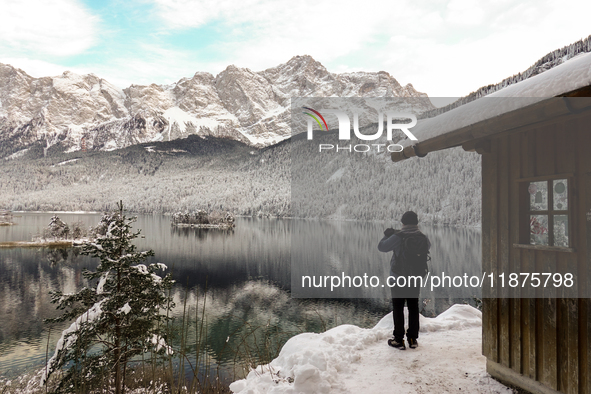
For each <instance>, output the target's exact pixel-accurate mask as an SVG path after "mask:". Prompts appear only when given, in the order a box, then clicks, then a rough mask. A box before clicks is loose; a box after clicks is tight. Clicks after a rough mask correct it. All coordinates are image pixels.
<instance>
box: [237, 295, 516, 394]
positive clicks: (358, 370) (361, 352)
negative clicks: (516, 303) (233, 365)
mask: <svg viewBox="0 0 591 394" xmlns="http://www.w3.org/2000/svg"><path fill="white" fill-rule="evenodd" d="M405 314H406V316H408V312H407V311H406V309H405ZM420 324H421V336H420V338H419V347H418V348H417V349H407V350H405V351H401V350H398V349H394V348H392V347H389V346H388V345H387V343H386V340H387V338H389V337H390V336H391V335H392V329H393V323H392V313H390V314H388V315H387V316H385V317H384V318H383V319H382V320H381V321H380V322H379V323H378V324H377V325H376V326H375V327H374V328H372V329H363V328H359V327H357V326H353V325H349V324H344V325H341V326H338V327H335V328H333V329H331V330H328V331H326V332H324V333H321V334H314V333H303V334H299V335H296V336H295V337H293V338H291V339H290V340H289V341H287V343H285V345H284V346H283V348H282V349H281V353H280V354H279V356H278V357H277V358H276V359H275V360H273V361H271V363H269V364H268V365H265V366H258V367H257V368H256V369H253V370H252V371H251V372H250V373H249V374H248V376H247V377H246V379H242V380H238V381H236V382H234V383H232V384H231V385H230V390H232V392H234V393H241V394H245V393H258V394H263V393H274V394H281V393H285V394H287V393H301V394H308V393H309V394H312V393H319V392H323V393H360V392H365V393H384V394H386V393H392V392H396V393H416V392H427V393H440V392H452V391H453V392H456V391H457V392H466V393H511V392H512V390H510V389H509V388H507V387H505V386H504V385H502V384H501V383H499V382H497V381H495V380H494V379H490V377H488V375H487V373H486V359H485V357H484V356H483V355H482V352H481V347H482V344H481V341H482V328H481V326H482V314H481V313H480V311H478V310H477V309H475V308H473V307H471V306H469V305H453V306H452V307H451V308H450V309H448V310H447V311H445V312H444V313H442V314H441V315H439V316H437V317H435V318H425V317H423V316H420ZM459 390H461V391H459Z"/></svg>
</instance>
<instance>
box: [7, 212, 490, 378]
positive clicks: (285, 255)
mask: <svg viewBox="0 0 591 394" xmlns="http://www.w3.org/2000/svg"><path fill="white" fill-rule="evenodd" d="M51 216H53V214H51V213H17V214H15V218H14V221H15V222H16V223H17V225H15V226H8V227H0V242H6V241H28V240H31V238H32V237H33V235H35V234H40V233H41V232H42V231H43V229H44V228H45V227H46V226H47V224H48V223H49V220H50V218H51ZM58 216H59V217H60V218H61V219H62V220H63V221H65V222H66V223H68V224H72V223H74V222H82V223H83V224H84V225H85V226H86V227H90V226H94V225H96V224H97V223H98V221H99V219H100V217H101V214H71V213H60V214H58ZM385 227H388V226H386V225H384V224H382V223H361V222H333V221H330V222H327V221H308V220H278V219H253V218H237V220H236V228H235V229H234V230H233V231H222V230H214V229H210V230H205V229H189V228H182V229H179V228H175V227H171V225H170V217H169V216H164V215H138V220H137V222H136V228H138V229H141V230H142V235H143V236H144V238H139V239H137V242H136V245H137V246H138V248H139V249H140V250H147V249H153V250H154V252H155V256H154V257H153V258H152V260H153V261H154V262H163V263H165V264H166V265H167V266H168V267H169V269H170V270H172V274H173V277H174V279H175V280H176V284H175V287H174V289H173V293H172V295H173V297H174V300H175V303H176V308H175V310H174V314H175V316H177V317H179V319H177V320H178V322H179V323H178V324H181V322H182V321H183V316H185V320H184V322H185V326H186V327H188V328H187V329H186V333H187V335H186V336H187V338H186V340H185V344H186V345H185V352H186V353H187V354H188V355H189V356H188V361H185V363H184V368H185V370H184V372H185V373H187V374H189V371H190V369H191V368H192V367H191V365H196V364H198V365H199V370H200V372H201V373H207V371H211V369H213V368H215V367H217V366H219V367H220V368H221V373H222V375H225V376H234V373H237V374H239V375H240V374H241V372H242V371H235V370H234V369H233V368H234V365H235V363H234V360H235V358H236V357H238V358H240V359H242V360H247V361H251V362H253V363H256V362H258V361H263V362H264V361H267V360H268V359H269V358H272V357H273V356H274V355H275V353H274V352H276V351H277V350H278V349H279V348H280V346H281V345H282V343H284V342H285V340H287V339H288V338H289V337H291V336H293V335H296V334H298V333H301V332H306V331H314V332H320V331H323V330H326V329H328V328H331V327H334V326H336V325H339V324H343V323H349V324H355V325H358V326H361V327H372V326H373V325H375V324H376V323H377V322H378V321H379V320H380V319H381V318H382V317H383V316H384V315H385V314H386V313H388V312H389V308H390V306H389V299H388V295H387V294H386V293H384V294H383V297H382V296H380V297H381V298H355V299H343V297H347V296H351V295H350V294H352V293H341V294H335V295H334V297H337V298H338V299H328V298H322V299H306V298H294V297H291V291H292V285H293V284H292V275H291V274H292V257H293V256H292V250H291V249H292V244H293V245H295V246H297V251H296V252H295V253H293V255H294V256H298V257H297V264H298V266H297V268H296V270H295V271H298V270H300V268H301V266H303V267H309V268H310V271H307V272H308V274H313V273H314V269H313V268H314V267H313V266H314V265H315V264H316V265H318V262H319V261H320V262H322V261H324V260H326V261H327V264H329V265H331V267H332V268H331V270H332V271H334V272H341V271H343V272H347V273H351V274H352V275H356V274H357V273H362V272H368V273H370V272H374V273H378V274H380V275H381V274H383V273H384V272H386V273H387V271H388V262H389V260H390V253H388V254H383V253H379V252H377V250H376V245H377V242H378V241H379V239H380V238H381V236H382V231H383V230H384V228H385ZM422 230H423V232H425V233H426V234H427V235H428V236H429V238H430V239H431V242H432V251H431V252H432V253H431V254H432V258H433V261H432V263H431V267H432V268H431V270H432V272H434V273H435V272H441V271H445V272H450V271H454V270H455V271H457V272H459V271H462V272H467V273H469V274H470V273H476V274H477V273H478V272H480V269H481V265H480V255H481V254H480V248H481V245H480V231H479V230H478V229H454V228H448V227H426V226H424V227H422ZM302 242H303V243H304V244H302ZM318 248H320V249H322V250H324V253H322V255H321V256H319V255H318V254H316V255H315V254H313V253H308V254H306V253H303V254H302V253H301V252H300V251H302V250H305V251H314V250H318ZM294 261H295V260H294ZM96 264H97V260H96V259H92V258H90V257H88V256H80V255H78V253H77V250H76V249H67V250H66V249H48V248H35V249H33V248H14V249H0V286H1V287H0V316H2V318H1V319H0V375H5V376H14V375H17V374H21V373H23V372H26V371H32V370H35V369H38V368H40V367H41V366H43V365H44V363H45V359H46V351H47V350H48V351H49V355H51V354H52V352H53V349H54V347H55V343H56V342H57V340H58V338H59V336H60V333H61V330H63V329H64V328H66V327H67V326H68V325H69V324H67V323H64V324H62V325H54V326H52V327H49V326H48V325H47V324H44V323H43V320H44V319H46V318H51V317H56V316H58V315H59V313H58V312H57V311H56V310H55V306H54V305H53V304H51V303H50V298H49V295H48V293H49V292H50V291H51V290H60V291H62V292H74V291H76V290H77V289H80V288H82V287H84V286H88V285H92V283H91V284H89V283H87V282H86V280H85V279H84V278H83V277H82V275H81V272H82V270H83V269H85V268H86V269H93V268H94V267H96ZM294 283H295V286H299V285H298V283H299V280H295V279H294ZM293 290H294V294H296V295H297V296H298V297H302V296H305V295H306V294H310V293H302V292H301V291H299V290H301V289H299V290H298V291H296V289H295V288H294V289H293ZM354 296H355V297H368V295H367V294H357V293H355V294H354ZM370 296H374V295H373V294H370ZM323 297H325V295H323ZM331 297H333V296H332V295H331ZM424 298H425V299H424V302H423V312H424V314H425V315H431V316H433V315H436V314H438V313H441V312H442V311H443V310H445V309H447V308H448V307H449V305H451V304H453V303H456V302H463V301H466V302H472V299H471V296H470V295H468V294H461V295H457V296H454V295H446V296H441V295H437V294H431V293H426V294H424ZM201 324H203V329H202V328H201ZM199 333H200V334H199ZM197 337H200V338H202V342H203V344H202V345H201V346H196V342H197V340H196V338H197ZM48 341H49V349H47V345H48ZM173 342H174V344H175V346H177V347H180V346H181V342H180V338H175V339H174V340H173ZM190 375H191V376H192V372H191V373H190Z"/></svg>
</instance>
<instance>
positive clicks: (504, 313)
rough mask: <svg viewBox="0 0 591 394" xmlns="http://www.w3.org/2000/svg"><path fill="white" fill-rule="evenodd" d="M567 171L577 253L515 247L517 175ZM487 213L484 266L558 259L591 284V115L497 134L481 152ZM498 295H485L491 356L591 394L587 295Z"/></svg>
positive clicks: (551, 383) (526, 265)
mask: <svg viewBox="0 0 591 394" xmlns="http://www.w3.org/2000/svg"><path fill="white" fill-rule="evenodd" d="M560 173H573V174H574V178H573V181H574V182H572V183H573V184H572V185H571V184H570V183H569V188H571V187H572V188H573V189H572V194H571V198H570V201H569V204H573V205H572V208H571V209H572V210H571V218H570V220H571V221H572V225H571V227H570V228H571V233H570V236H571V237H574V238H572V245H571V246H572V247H573V248H574V252H557V251H543V250H533V249H524V248H517V247H514V246H513V244H515V243H519V200H520V198H519V183H518V182H517V181H516V180H517V179H519V178H527V177H535V176H545V175H551V174H560ZM569 182H570V181H569ZM588 212H590V213H589V217H588V215H587V213H588ZM482 214H483V216H482V235H483V243H482V255H483V271H486V272H492V271H495V270H496V271H499V272H500V271H501V270H502V271H505V272H508V271H509V269H510V268H512V269H514V272H520V270H521V269H523V270H524V272H525V271H526V270H529V271H530V272H545V271H546V272H548V271H547V270H544V267H552V266H554V265H556V264H558V265H562V266H563V267H567V268H568V270H569V271H571V272H574V273H576V275H577V278H578V280H579V281H585V282H586V283H587V284H588V286H589V287H588V288H589V289H591V274H590V271H591V262H590V258H589V253H588V252H589V250H588V249H589V248H591V117H590V116H585V117H583V116H578V117H576V118H571V119H570V120H567V121H565V120H564V119H562V120H561V121H560V122H555V123H547V124H544V125H540V126H537V127H536V126H532V127H529V128H528V129H521V130H519V131H517V132H512V133H507V134H505V135H500V136H497V137H495V138H493V139H492V140H491V148H490V153H485V154H483V155H482ZM520 291H531V290H522V289H520V288H517V289H515V296H516V297H519V296H520V293H519V292H520ZM491 297H493V298H485V299H483V342H482V348H483V349H482V350H483V354H484V355H485V356H486V357H487V359H488V360H490V361H492V362H494V363H498V364H500V365H501V366H503V367H506V368H508V369H510V370H511V371H513V372H515V373H516V374H519V375H521V376H520V377H519V378H520V379H521V378H522V377H525V378H528V379H530V380H531V381H536V382H539V383H535V382H534V386H536V385H538V386H539V385H540V384H541V385H543V387H545V388H550V389H553V390H556V391H558V392H562V393H582V394H591V377H590V375H591V302H590V301H589V299H588V298H570V299H561V298H552V299H547V298H542V299H540V298H494V297H499V294H497V293H494V292H493V293H492V294H491ZM491 364H492V363H491ZM489 372H491V373H492V372H494V371H493V370H492V368H489ZM509 372H510V371H509ZM495 374H496V373H493V376H495ZM497 375H498V374H497ZM526 380H527V379H526ZM531 381H530V383H532V382H531ZM524 388H526V389H527V388H528V387H525V386H524Z"/></svg>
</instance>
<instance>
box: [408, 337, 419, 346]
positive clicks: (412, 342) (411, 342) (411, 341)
mask: <svg viewBox="0 0 591 394" xmlns="http://www.w3.org/2000/svg"><path fill="white" fill-rule="evenodd" d="M407 339H408V347H409V348H411V349H416V348H417V347H418V346H419V343H418V342H417V340H416V339H414V338H407Z"/></svg>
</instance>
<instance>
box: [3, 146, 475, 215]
mask: <svg viewBox="0 0 591 394" xmlns="http://www.w3.org/2000/svg"><path fill="white" fill-rule="evenodd" d="M316 150H317V146H314V147H312V146H310V145H309V144H307V143H306V141H290V140H286V141H284V142H282V143H280V144H277V145H273V146H271V147H268V148H266V149H262V150H257V149H253V148H252V147H249V146H247V145H244V144H243V143H241V142H238V141H233V140H229V139H220V138H213V137H208V138H205V139H202V138H200V137H197V136H190V137H189V138H186V139H181V140H175V141H170V142H159V143H152V144H141V145H135V146H131V147H128V148H125V149H121V150H115V151H111V152H88V153H85V152H75V153H68V154H66V153H60V152H55V151H54V152H48V155H47V157H44V155H43V146H41V145H39V146H37V145H34V146H32V147H31V148H30V149H29V150H28V151H27V152H26V153H24V155H23V156H22V157H19V158H15V159H11V160H2V162H1V163H0V169H1V171H0V184H1V185H2V187H1V190H0V209H10V210H29V211H31V210H44V211H47V210H68V211H76V210H85V211H102V210H106V209H110V208H113V207H114V204H115V203H116V202H117V201H119V200H120V199H121V200H123V202H124V204H125V206H126V207H128V208H129V209H130V210H131V211H135V212H144V213H145V212H175V211H185V210H189V211H191V210H196V209H207V210H213V209H220V210H229V211H231V212H232V213H234V214H238V215H259V214H262V215H272V216H296V217H307V218H335V219H337V218H338V219H359V220H381V219H388V220H392V219H397V218H398V217H400V215H401V213H402V212H404V211H405V210H407V209H414V210H416V211H417V212H418V213H419V215H420V216H421V217H422V219H423V221H424V222H431V223H447V224H460V225H474V224H478V223H479V222H480V158H479V156H478V155H476V154H473V153H466V152H464V151H462V150H461V149H452V150H447V151H444V152H436V153H432V154H429V155H428V156H427V157H425V158H422V159H418V158H414V159H412V160H406V161H405V162H402V163H397V164H394V163H392V162H391V161H390V160H389V156H388V155H385V154H378V155H370V154H349V153H348V152H339V153H322V154H318V153H317V152H316ZM292 158H296V159H295V160H292ZM292 174H293V177H294V178H293V179H294V182H293V185H292V182H291V179H292ZM292 195H293V201H294V207H293V208H294V211H293V212H291V207H292Z"/></svg>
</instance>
